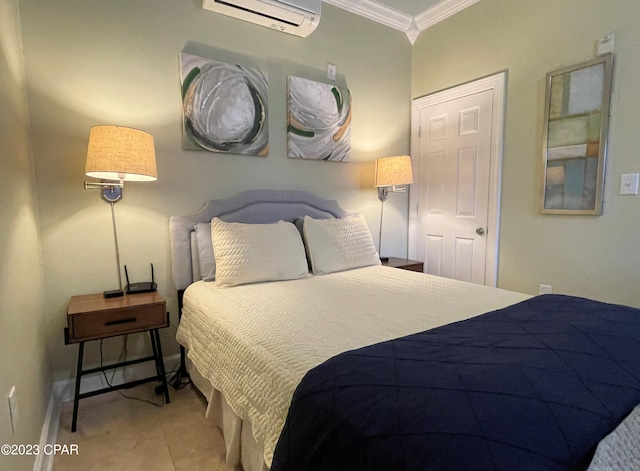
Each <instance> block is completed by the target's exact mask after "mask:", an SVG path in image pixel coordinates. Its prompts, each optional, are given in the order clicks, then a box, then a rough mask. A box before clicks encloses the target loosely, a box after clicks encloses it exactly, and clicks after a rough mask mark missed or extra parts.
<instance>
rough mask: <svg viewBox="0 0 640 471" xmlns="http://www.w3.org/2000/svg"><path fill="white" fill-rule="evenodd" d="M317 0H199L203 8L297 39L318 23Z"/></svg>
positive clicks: (318, 10) (318, 0) (318, 5)
mask: <svg viewBox="0 0 640 471" xmlns="http://www.w3.org/2000/svg"><path fill="white" fill-rule="evenodd" d="M320 5H321V1H320V0H288V1H286V2H285V1H280V0H202V8H204V9H206V10H211V11H214V12H216V13H221V14H223V15H227V16H231V17H234V18H238V19H241V20H244V21H248V22H251V23H255V24H258V25H261V26H266V27H268V28H272V29H276V30H278V31H283V32H285V33H289V34H293V35H296V36H301V37H306V36H308V35H309V34H311V33H312V32H313V30H315V29H316V27H317V26H318V23H319V22H320Z"/></svg>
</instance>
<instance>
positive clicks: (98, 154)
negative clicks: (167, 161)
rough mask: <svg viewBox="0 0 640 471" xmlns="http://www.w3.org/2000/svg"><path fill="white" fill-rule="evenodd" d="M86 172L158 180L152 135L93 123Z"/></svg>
mask: <svg viewBox="0 0 640 471" xmlns="http://www.w3.org/2000/svg"><path fill="white" fill-rule="evenodd" d="M85 174H86V175H87V176H89V177H94V178H101V179H104V180H120V181H153V180H157V179H158V171H157V169H156V153H155V150H154V146H153V136H152V135H151V134H149V133H146V132H144V131H140V130H138V129H132V128H127V127H122V126H94V127H93V128H91V133H90V134H89V148H88V149H87V163H86V166H85Z"/></svg>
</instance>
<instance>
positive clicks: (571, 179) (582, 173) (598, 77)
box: [541, 54, 613, 215]
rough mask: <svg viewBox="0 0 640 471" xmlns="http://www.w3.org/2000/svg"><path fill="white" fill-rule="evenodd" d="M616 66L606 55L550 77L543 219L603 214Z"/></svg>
mask: <svg viewBox="0 0 640 471" xmlns="http://www.w3.org/2000/svg"><path fill="white" fill-rule="evenodd" d="M612 64H613V56H612V55H611V54H608V55H605V56H601V57H599V58H597V59H594V60H591V61H588V62H585V63H582V64H578V65H575V66H572V67H565V68H563V69H560V70H557V71H554V72H550V73H549V74H547V87H546V92H547V95H546V107H545V135H544V142H543V166H544V167H543V178H544V181H543V186H542V189H543V190H542V204H541V206H542V207H541V212H542V213H543V214H576V215H599V214H601V213H602V189H603V185H604V169H605V159H606V151H607V133H608V118H609V101H610V96H611V81H612V71H613V67H612Z"/></svg>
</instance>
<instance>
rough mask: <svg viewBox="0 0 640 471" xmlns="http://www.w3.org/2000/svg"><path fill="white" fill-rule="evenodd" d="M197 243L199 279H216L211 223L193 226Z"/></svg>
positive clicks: (200, 223)
mask: <svg viewBox="0 0 640 471" xmlns="http://www.w3.org/2000/svg"><path fill="white" fill-rule="evenodd" d="M194 229H195V231H196V240H197V243H198V261H199V263H200V278H201V279H203V280H204V281H213V280H215V279H216V259H215V258H214V257H213V243H212V242H211V223H210V222H206V223H205V222H199V223H197V224H195V225H194Z"/></svg>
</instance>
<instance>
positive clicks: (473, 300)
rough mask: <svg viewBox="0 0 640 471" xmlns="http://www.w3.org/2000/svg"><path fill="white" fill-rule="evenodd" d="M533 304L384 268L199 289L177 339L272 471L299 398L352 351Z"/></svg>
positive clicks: (188, 296)
mask: <svg viewBox="0 0 640 471" xmlns="http://www.w3.org/2000/svg"><path fill="white" fill-rule="evenodd" d="M527 297H528V296H525V295H523V294H519V293H514V292H510V291H505V290H500V289H495V288H489V287H485V286H480V285H472V284H468V283H462V282H457V281H455V280H450V279H446V278H439V277H433V276H430V275H424V274H422V273H415V272H410V271H405V270H399V269H395V268H389V267H383V266H373V267H366V268H360V269H356V270H349V271H345V272H340V273H333V274H330V275H320V276H311V277H308V278H303V279H299V280H291V281H279V282H271V283H257V284H251V285H243V286H236V287H233V288H218V287H216V286H215V284H214V283H210V282H209V283H207V282H204V281H199V282H197V283H194V284H193V285H191V286H190V287H189V288H188V289H187V291H186V293H185V296H184V308H183V316H182V321H181V323H180V326H179V328H178V334H177V339H178V341H179V342H180V343H181V344H182V345H184V346H185V347H187V348H188V350H189V352H188V356H189V358H190V359H191V360H192V361H193V363H194V365H195V366H196V367H197V368H198V370H199V371H200V373H202V374H203V376H204V377H206V378H207V379H208V380H209V381H210V382H211V383H212V384H213V386H214V387H215V388H217V389H218V390H220V391H222V392H223V393H224V396H225V398H226V399H227V401H228V402H229V404H230V405H231V407H232V408H233V409H234V411H235V412H236V413H237V414H238V415H239V416H240V417H242V418H243V419H245V420H249V421H250V422H251V423H252V429H253V433H254V435H255V438H256V440H257V441H258V442H259V443H262V444H263V445H264V454H265V462H266V464H267V465H269V466H270V465H271V460H272V457H273V451H274V448H275V446H276V442H277V440H278V437H279V435H280V432H281V430H282V427H283V426H284V421H285V418H286V414H287V410H288V408H289V404H290V402H291V398H292V397H293V392H294V390H295V388H296V386H297V385H298V383H299V382H300V380H301V379H302V377H303V376H304V374H305V373H306V372H307V371H308V370H309V369H311V368H313V367H315V366H317V365H318V364H320V363H321V362H323V361H324V360H326V359H328V358H330V357H332V356H335V355H337V354H338V353H341V352H343V351H346V350H351V349H354V348H359V347H363V346H366V345H370V344H373V343H377V342H381V341H385V340H389V339H393V338H397V337H400V336H404V335H408V334H411V333H415V332H420V331H423V330H427V329H430V328H433V327H437V326H440V325H444V324H447V323H450V322H454V321H458V320H462V319H466V318H469V317H472V316H475V315H478V314H482V313H484V312H487V311H491V310H494V309H499V308H502V307H505V306H507V305H510V304H514V303H516V302H519V301H522V300H524V299H526V298H527Z"/></svg>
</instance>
